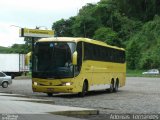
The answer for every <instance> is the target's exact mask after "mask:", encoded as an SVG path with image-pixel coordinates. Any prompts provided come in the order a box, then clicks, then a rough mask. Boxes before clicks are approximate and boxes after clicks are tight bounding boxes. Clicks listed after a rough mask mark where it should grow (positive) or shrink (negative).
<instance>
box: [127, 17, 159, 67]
mask: <svg viewBox="0 0 160 120" xmlns="http://www.w3.org/2000/svg"><path fill="white" fill-rule="evenodd" d="M159 35H160V17H159V16H155V17H154V20H153V21H149V22H146V23H145V24H144V25H143V27H142V29H141V30H140V31H138V32H137V33H136V34H135V35H133V36H131V37H130V41H129V42H132V41H135V42H136V43H138V47H139V48H140V52H139V53H141V54H142V56H141V57H140V58H139V61H140V64H139V65H138V66H137V67H136V68H140V69H151V68H160V56H159V54H160V36H159ZM134 49H137V47H134ZM128 62H130V60H128Z"/></svg>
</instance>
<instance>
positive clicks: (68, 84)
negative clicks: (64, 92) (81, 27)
mask: <svg viewBox="0 0 160 120" xmlns="http://www.w3.org/2000/svg"><path fill="white" fill-rule="evenodd" d="M62 85H64V86H70V85H72V83H71V82H66V83H63V84H62Z"/></svg>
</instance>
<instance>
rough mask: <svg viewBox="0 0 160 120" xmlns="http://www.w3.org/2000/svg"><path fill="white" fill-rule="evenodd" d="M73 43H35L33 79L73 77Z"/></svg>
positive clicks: (74, 45)
mask: <svg viewBox="0 0 160 120" xmlns="http://www.w3.org/2000/svg"><path fill="white" fill-rule="evenodd" d="M75 47H76V44H75V43H73V42H37V43H35V45H34V53H33V61H32V62H33V63H32V65H33V69H32V70H33V71H32V76H33V77H35V78H44V79H45V78H67V77H73V76H74V70H73V65H72V61H71V58H72V54H73V52H74V51H75Z"/></svg>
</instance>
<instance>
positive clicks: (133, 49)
mask: <svg viewBox="0 0 160 120" xmlns="http://www.w3.org/2000/svg"><path fill="white" fill-rule="evenodd" d="M126 57H127V67H128V68H129V69H132V70H134V69H137V68H138V67H139V59H140V57H141V53H140V48H139V46H138V43H137V42H136V41H132V42H131V43H130V44H129V45H128V47H127V56H126Z"/></svg>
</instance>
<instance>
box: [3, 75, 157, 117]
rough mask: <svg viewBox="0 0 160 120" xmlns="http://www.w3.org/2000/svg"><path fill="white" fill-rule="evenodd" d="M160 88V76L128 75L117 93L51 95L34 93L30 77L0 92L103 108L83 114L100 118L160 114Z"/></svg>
mask: <svg viewBox="0 0 160 120" xmlns="http://www.w3.org/2000/svg"><path fill="white" fill-rule="evenodd" d="M159 88H160V78H141V77H128V78H127V82H126V86H125V87H122V88H120V89H119V92H117V93H107V92H105V91H98V92H90V93H89V94H88V95H87V96H86V97H84V98H79V97H77V95H66V94H56V95H54V96H53V97H47V95H46V94H44V93H33V92H32V89H31V80H30V79H26V80H13V84H12V85H11V86H9V88H5V89H4V88H2V87H0V91H1V92H7V93H14V94H23V95H27V96H28V97H31V98H42V99H48V100H53V101H54V102H55V104H57V105H66V106H75V107H86V108H93V109H98V110H99V111H100V115H99V116H83V117H85V118H88V119H91V120H96V119H97V118H99V117H102V118H104V117H105V115H107V114H109V113H116V114H117V113H125V114H126V113H127V114H133V113H134V114H141V113H143V114H156V113H160V104H159V101H160V89H159ZM78 117H82V116H78Z"/></svg>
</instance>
